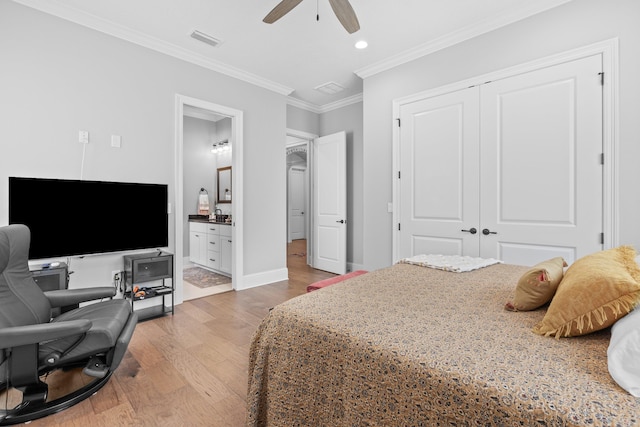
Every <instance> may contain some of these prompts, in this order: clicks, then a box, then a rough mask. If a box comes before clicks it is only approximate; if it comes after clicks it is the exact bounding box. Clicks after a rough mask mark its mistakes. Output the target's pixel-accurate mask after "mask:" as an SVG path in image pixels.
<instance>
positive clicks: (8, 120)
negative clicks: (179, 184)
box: [0, 1, 286, 286]
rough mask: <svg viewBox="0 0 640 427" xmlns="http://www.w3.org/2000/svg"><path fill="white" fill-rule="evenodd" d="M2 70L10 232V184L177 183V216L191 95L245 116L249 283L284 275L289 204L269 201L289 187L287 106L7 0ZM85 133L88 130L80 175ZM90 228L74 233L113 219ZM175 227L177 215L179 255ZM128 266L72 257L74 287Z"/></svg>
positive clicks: (0, 127)
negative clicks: (180, 114)
mask: <svg viewBox="0 0 640 427" xmlns="http://www.w3.org/2000/svg"><path fill="white" fill-rule="evenodd" d="M0 61H1V64H2V65H1V66H0V85H1V86H0V87H2V91H1V93H2V99H1V101H0V225H4V224H7V222H8V217H7V215H8V213H7V209H6V206H7V201H8V195H7V184H6V183H7V177H8V176H35V177H53V178H73V179H77V178H84V179H92V180H112V181H133V182H153V183H162V184H168V185H169V200H170V201H171V202H172V204H173V205H174V206H175V188H174V163H175V157H174V141H175V129H174V127H175V126H174V124H175V116H174V115H175V96H176V94H182V95H185V96H189V97H194V98H199V99H203V100H206V101H209V102H212V103H215V104H218V105H224V106H227V107H230V108H234V109H238V110H242V111H243V112H244V130H243V131H244V168H243V171H244V172H243V173H244V175H243V177H244V200H243V201H244V230H243V231H244V241H243V247H244V271H243V272H240V273H241V274H244V275H258V276H259V275H260V274H263V273H268V272H270V271H281V270H282V269H285V268H286V235H285V233H286V232H285V230H286V212H285V205H286V199H285V194H284V192H279V193H278V192H273V191H270V190H271V189H272V188H285V186H286V180H285V159H284V156H283V155H282V153H283V152H284V149H285V148H284V147H285V132H286V131H285V129H286V100H285V97H284V96H282V95H279V94H276V93H274V92H272V91H269V90H266V89H263V88H260V87H257V86H254V85H251V84H248V83H245V82H242V81H239V80H236V79H233V78H231V77H228V76H224V75H222V74H218V73H216V72H213V71H210V70H207V69H205V68H201V67H199V66H196V65H193V64H190V63H186V62H184V61H181V60H178V59H175V58H172V57H169V56H166V55H163V54H161V53H158V52H155V51H152V50H149V49H146V48H143V47H140V46H137V45H134V44H132V43H129V42H126V41H123V40H120V39H117V38H114V37H111V36H108V35H105V34H102V33H99V32H97V31H94V30H90V29H87V28H85V27H82V26H79V25H76V24H73V23H70V22H68V21H64V20H62V19H59V18H55V17H52V16H49V15H46V14H44V13H41V12H37V11H35V10H32V9H30V8H27V7H24V6H21V5H18V4H16V3H13V2H7V1H3V2H0ZM80 129H83V130H87V131H89V132H90V143H89V144H88V145H87V146H86V154H85V159H84V174H83V175H82V177H81V176H80V169H81V164H82V149H83V146H82V145H81V144H80V143H78V130H80ZM111 134H117V135H121V136H122V148H119V149H117V148H111V147H110V135H111ZM53 208H55V209H64V203H63V202H62V203H61V205H60V206H57V207H53ZM115 208H117V207H114V209H115ZM267 214H268V215H269V218H271V220H270V221H269V222H268V226H265V215H267ZM43 215H46V211H43ZM87 219H88V226H87V227H88V228H81V229H79V230H77V231H76V232H83V233H90V227H92V226H99V225H100V222H101V221H108V212H95V213H92V214H91V216H89V217H88V218H87ZM173 222H174V217H173V215H172V216H170V230H169V231H170V234H169V235H170V247H169V250H171V251H173V250H174V248H175V242H174V226H175V224H174V223H173ZM121 265H122V257H121V256H116V255H110V256H94V257H86V258H84V259H74V260H73V262H72V270H75V274H74V275H73V276H72V282H71V284H72V286H80V285H85V284H89V285H90V284H94V283H95V284H97V285H106V284H107V283H108V281H109V279H110V271H111V270H114V269H117V268H121ZM253 279H254V281H255V276H254V278H253Z"/></svg>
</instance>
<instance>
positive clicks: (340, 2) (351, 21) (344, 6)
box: [329, 0, 360, 34]
mask: <svg viewBox="0 0 640 427" xmlns="http://www.w3.org/2000/svg"><path fill="white" fill-rule="evenodd" d="M329 3H331V9H333V13H335V14H336V16H337V17H338V21H340V23H341V24H342V26H343V27H344V29H345V30H347V32H348V33H349V34H353V33H355V32H356V31H358V30H359V29H360V23H359V22H358V17H357V16H356V13H355V12H354V10H353V8H352V7H351V4H350V3H349V0H329Z"/></svg>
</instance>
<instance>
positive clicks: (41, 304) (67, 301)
mask: <svg viewBox="0 0 640 427" xmlns="http://www.w3.org/2000/svg"><path fill="white" fill-rule="evenodd" d="M30 239H31V234H30V231H29V229H28V228H27V227H26V226H24V225H9V226H5V227H0V393H2V391H3V390H4V391H5V393H8V392H9V390H10V389H17V390H19V391H21V392H22V402H21V403H20V404H18V405H17V406H16V407H14V408H12V409H8V408H5V409H3V410H0V425H8V424H16V423H22V422H25V421H30V420H33V419H36V418H41V417H44V416H47V415H50V414H52V413H55V412H58V411H61V410H63V409H66V408H68V407H70V406H72V405H75V404H76V403H79V402H81V401H82V400H84V399H86V398H87V397H89V396H91V395H92V394H94V393H95V392H96V391H97V390H99V389H100V388H101V387H102V386H103V385H104V384H106V383H107V381H108V380H109V377H110V376H111V374H112V373H113V371H114V370H115V369H116V368H117V367H118V365H119V364H120V361H121V360H122V358H123V356H124V354H125V352H126V350H127V346H128V344H129V341H130V340H131V336H132V335H133V331H134V329H135V327H136V323H137V320H138V316H137V315H136V314H135V313H132V312H131V306H130V304H128V303H127V301H125V300H123V299H111V297H113V296H114V295H115V289H114V288H112V287H101V288H87V289H68V290H57V291H49V292H43V291H42V290H41V289H40V288H39V287H38V285H37V284H36V283H35V282H34V280H33V278H32V274H31V272H30V271H29V266H28V263H27V261H28V254H29V243H30ZM103 298H108V299H107V300H104V301H100V302H96V303H94V304H89V305H86V306H84V307H80V308H73V309H69V307H78V304H79V303H80V302H86V301H91V300H96V299H103ZM55 307H61V308H62V311H63V313H62V314H60V315H59V316H58V317H56V318H54V319H51V309H52V308H55ZM79 366H84V370H83V372H84V373H85V374H87V375H89V376H91V377H94V378H95V379H94V380H93V381H91V382H89V383H88V384H87V385H85V386H84V387H82V388H80V389H79V390H76V391H73V392H71V393H69V394H67V395H66V396H63V397H60V398H57V399H55V400H53V401H49V402H48V401H47V392H48V385H47V384H46V383H45V382H43V381H42V380H41V378H40V377H41V376H43V375H46V374H48V373H50V372H52V371H54V370H57V369H65V370H67V369H73V368H76V367H79ZM2 400H5V399H2Z"/></svg>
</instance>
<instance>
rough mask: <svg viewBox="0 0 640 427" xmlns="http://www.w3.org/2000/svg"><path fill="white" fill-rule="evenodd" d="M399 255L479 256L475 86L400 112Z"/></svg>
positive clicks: (403, 107)
mask: <svg viewBox="0 0 640 427" xmlns="http://www.w3.org/2000/svg"><path fill="white" fill-rule="evenodd" d="M400 120H401V126H400V172H401V178H400V194H399V199H400V200H399V206H400V213H399V218H400V231H399V253H398V255H399V257H400V258H404V257H409V256H413V255H416V254H423V253H437V254H447V255H463V254H465V255H475V256H477V255H478V236H479V235H478V234H477V233H475V234H472V233H471V232H464V231H462V230H471V229H472V228H475V229H476V230H477V229H478V227H479V222H478V204H479V199H478V193H479V183H478V178H479V170H478V168H479V162H478V155H479V154H478V147H479V139H478V138H479V137H478V132H479V130H478V121H479V114H478V88H470V89H465V90H461V91H458V92H453V93H449V94H446V95H441V96H438V97H434V98H428V99H424V100H420V101H417V102H414V103H411V104H405V105H403V106H402V107H401V110H400Z"/></svg>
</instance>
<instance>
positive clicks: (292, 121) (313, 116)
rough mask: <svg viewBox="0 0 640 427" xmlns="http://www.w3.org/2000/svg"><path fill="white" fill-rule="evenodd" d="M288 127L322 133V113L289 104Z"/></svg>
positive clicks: (317, 133) (316, 133) (315, 133)
mask: <svg viewBox="0 0 640 427" xmlns="http://www.w3.org/2000/svg"><path fill="white" fill-rule="evenodd" d="M287 128H289V129H294V130H299V131H303V132H307V133H311V134H313V135H320V115H319V114H317V113H314V112H312V111H309V110H304V109H302V108H298V107H294V106H293V105H287Z"/></svg>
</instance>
